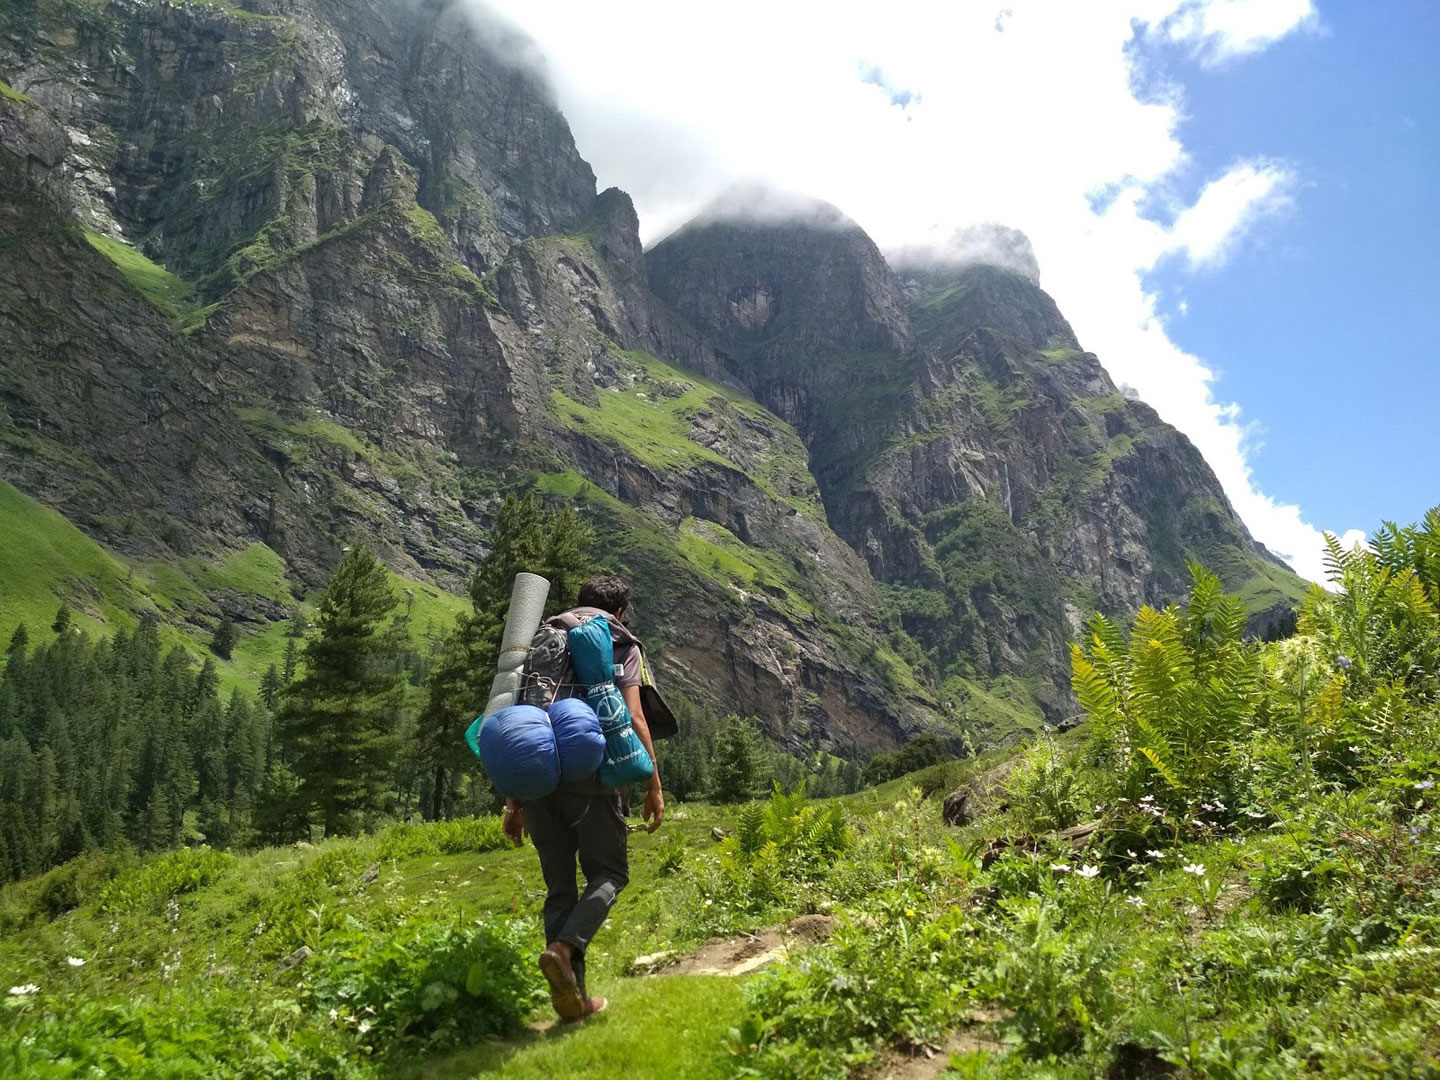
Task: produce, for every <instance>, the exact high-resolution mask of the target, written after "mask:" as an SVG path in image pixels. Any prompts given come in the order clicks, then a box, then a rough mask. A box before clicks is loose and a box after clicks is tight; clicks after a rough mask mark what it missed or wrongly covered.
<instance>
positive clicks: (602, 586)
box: [575, 574, 630, 615]
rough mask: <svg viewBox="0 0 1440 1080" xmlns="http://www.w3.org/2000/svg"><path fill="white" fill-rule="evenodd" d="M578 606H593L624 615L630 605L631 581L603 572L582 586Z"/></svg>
mask: <svg viewBox="0 0 1440 1080" xmlns="http://www.w3.org/2000/svg"><path fill="white" fill-rule="evenodd" d="M575 606H576V607H593V608H599V609H600V610H601V611H608V612H609V613H610V614H611V615H624V614H625V613H626V612H627V611H628V610H629V607H630V583H629V582H628V581H626V580H625V579H624V578H622V577H619V576H617V575H615V574H601V575H600V576H599V577H593V578H591V579H590V580H589V581H587V582H585V584H584V585H581V586H580V595H579V596H577V597H576V598H575Z"/></svg>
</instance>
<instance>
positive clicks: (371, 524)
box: [0, 0, 1283, 753]
mask: <svg viewBox="0 0 1440 1080" xmlns="http://www.w3.org/2000/svg"><path fill="white" fill-rule="evenodd" d="M525 51H526V50H525V47H524V45H523V43H521V42H518V41H516V40H515V39H513V38H512V37H510V36H508V35H507V33H506V32H505V31H504V30H503V29H501V28H496V27H488V26H485V27H482V26H477V25H476V24H475V23H474V22H472V21H471V20H470V18H469V17H467V16H466V15H465V13H464V12H463V11H462V10H461V9H459V8H458V7H456V6H455V5H453V4H451V3H448V2H442V0H416V2H413V3H398V2H395V0H244V2H243V3H230V2H226V0H189V2H183V3H166V2H163V0H31V2H28V3H12V4H10V5H8V6H7V7H5V8H4V9H3V10H0V78H3V80H4V82H3V83H0V252H3V253H4V255H5V257H4V259H0V475H3V476H4V477H5V478H6V479H7V480H9V481H10V482H11V483H13V484H15V485H16V486H18V487H20V488H22V489H23V490H25V491H27V492H29V493H31V494H34V495H36V496H37V497H39V498H41V499H42V500H44V501H45V502H46V503H48V504H50V505H52V506H54V507H56V508H57V509H59V510H61V511H62V512H63V513H64V514H65V515H66V516H67V517H68V518H69V519H70V520H71V521H73V522H75V523H76V524H78V525H80V526H81V527H82V528H83V529H85V530H86V531H87V532H88V533H89V534H90V535H91V536H93V537H95V538H97V539H98V540H100V541H102V542H103V543H105V544H106V545H108V546H109V547H110V548H111V549H112V551H114V552H116V553H118V554H119V556H121V557H123V558H126V559H131V560H139V561H143V562H144V563H145V565H169V566H174V565H192V564H194V562H195V561H196V560H197V559H198V560H200V561H201V562H203V561H205V560H207V559H210V560H213V559H218V558H222V557H224V556H225V554H226V553H227V552H233V551H235V550H236V549H238V548H242V547H244V546H245V545H253V544H256V543H261V544H264V545H266V546H268V547H269V548H270V549H271V550H273V551H274V552H275V553H277V554H278V555H279V556H280V557H281V558H282V559H283V560H284V563H285V565H286V567H287V568H288V571H289V573H290V575H291V577H292V580H293V581H294V582H295V584H296V586H297V587H298V588H300V589H301V590H302V591H303V589H304V588H306V587H311V586H313V585H314V584H315V583H317V582H318V581H320V580H321V578H322V577H323V574H324V572H325V570H326V568H327V567H328V566H329V565H331V564H332V563H333V562H334V561H335V559H336V558H337V557H338V554H339V551H340V548H341V547H342V546H343V545H344V544H346V543H348V542H350V541H352V540H354V539H356V538H361V537H363V538H365V539H367V540H369V541H370V542H372V543H374V544H375V545H376V546H377V547H378V548H379V549H380V550H381V552H382V553H383V555H384V557H385V558H386V559H387V561H389V562H390V563H391V565H392V566H393V567H395V568H396V569H397V570H398V571H399V572H401V573H402V574H405V575H406V576H408V577H410V578H412V579H414V580H416V581H429V582H434V583H438V584H441V585H444V586H446V587H449V588H452V589H453V588H458V587H459V585H460V584H461V583H462V581H463V579H464V577H465V575H466V573H467V571H468V568H469V567H470V566H471V565H472V564H473V562H474V560H475V559H476V557H478V556H479V555H480V554H481V553H482V552H483V543H484V535H485V529H486V526H487V524H488V521H489V516H490V514H491V512H492V510H493V507H494V506H495V505H496V502H497V500H498V499H499V498H500V497H501V495H502V494H503V493H504V492H506V491H509V490H514V489H517V488H520V489H523V488H529V489H538V490H540V491H542V492H544V493H545V494H546V495H547V497H550V498H552V499H555V500H557V501H558V500H571V501H576V502H578V503H580V504H581V505H583V506H584V507H585V508H586V510H587V512H588V513H590V514H591V515H592V516H593V518H594V519H595V520H596V521H597V523H598V525H599V527H600V529H601V533H602V536H603V539H604V542H605V544H604V551H603V553H602V554H603V556H604V557H605V558H606V559H607V560H608V561H611V562H613V563H615V564H616V565H617V566H619V567H620V568H622V569H624V570H627V571H628V572H630V573H631V574H632V575H633V576H634V578H635V579H636V584H637V587H638V591H639V611H640V619H641V629H642V631H644V632H645V633H646V634H647V635H648V636H649V637H651V638H652V639H654V644H655V646H656V652H657V653H658V654H660V655H663V656H664V658H665V663H664V666H663V670H664V673H665V675H666V676H667V678H668V679H669V680H670V681H671V682H672V683H673V684H676V685H678V686H680V687H682V688H683V689H684V690H685V691H686V692H688V693H690V694H692V695H694V696H696V697H698V698H702V699H705V700H708V701H710V702H713V703H715V704H717V705H719V706H721V707H724V708H727V709H735V710H737V711H742V712H746V713H753V714H756V715H759V716H761V717H762V718H764V720H765V721H766V723H767V725H768V727H769V728H770V730H771V731H772V733H773V734H775V735H776V736H777V737H779V738H782V739H784V740H786V741H788V742H790V743H791V744H793V745H796V746H800V745H815V746H823V747H826V748H830V749H834V750H838V751H840V752H843V753H856V752H862V751H865V750H868V749H871V748H875V747H881V746H885V745H890V744H893V743H895V742H897V741H900V740H903V739H905V738H907V737H909V736H910V735H913V734H914V733H916V732H918V731H920V730H922V729H925V728H927V727H939V728H940V729H942V730H946V731H949V732H951V733H955V734H958V732H959V729H960V725H961V724H962V723H963V722H964V720H965V718H966V714H967V713H971V714H972V715H971V716H970V722H971V725H972V726H978V727H981V728H984V727H987V726H989V727H995V728H1002V727H1013V726H1015V725H1016V724H1024V723H1026V722H1028V719H1027V718H1029V717H1031V716H1035V715H1037V714H1036V713H1035V706H1034V702H1035V701H1036V700H1039V701H1041V702H1042V703H1045V704H1046V705H1047V711H1048V712H1049V713H1050V714H1051V715H1052V716H1058V715H1060V714H1061V713H1063V712H1064V704H1063V671H1062V668H1063V656H1062V652H1063V650H1062V645H1063V642H1064V640H1065V638H1066V636H1067V635H1068V634H1069V633H1070V630H1071V625H1072V621H1071V620H1072V618H1073V617H1074V616H1076V615H1078V613H1079V612H1081V611H1083V610H1087V609H1088V608H1090V607H1093V606H1096V605H1099V606H1102V607H1107V608H1122V607H1125V606H1129V605H1130V604H1132V603H1133V602H1134V601H1135V600H1136V599H1139V598H1146V599H1154V600H1159V599H1163V598H1167V597H1169V596H1172V595H1174V594H1175V592H1176V591H1177V589H1178V584H1179V580H1180V577H1179V574H1180V571H1179V567H1180V563H1181V560H1182V559H1183V558H1184V557H1185V556H1186V555H1187V554H1206V555H1208V556H1210V557H1211V558H1212V561H1214V560H1217V559H1218V560H1219V561H1220V562H1222V563H1223V564H1224V566H1222V569H1225V570H1226V572H1227V573H1228V574H1229V580H1230V581H1231V582H1232V583H1233V584H1240V585H1244V584H1245V583H1246V582H1247V581H1250V580H1251V579H1253V578H1255V576H1256V575H1257V574H1259V575H1261V576H1264V574H1266V573H1271V572H1272V571H1273V575H1278V576H1281V577H1283V574H1282V571H1280V569H1279V568H1278V567H1269V566H1268V564H1264V560H1263V558H1262V557H1261V556H1260V555H1259V554H1258V553H1257V552H1256V549H1255V548H1254V546H1253V545H1252V544H1250V542H1249V538H1248V537H1247V536H1246V535H1245V533H1244V530H1243V527H1241V526H1240V525H1239V523H1238V521H1236V519H1235V518H1234V515H1233V513H1231V511H1230V509H1229V507H1228V505H1227V504H1226V503H1225V501H1224V497H1223V495H1222V494H1221V493H1220V491H1219V488H1218V485H1216V484H1215V482H1214V478H1213V476H1212V475H1211V474H1210V473H1209V471H1208V469H1207V468H1206V467H1205V465H1204V463H1203V461H1201V459H1200V458H1199V456H1198V455H1197V454H1196V453H1195V451H1194V449H1193V448H1192V447H1190V446H1189V444H1188V443H1187V442H1185V440H1184V439H1183V438H1182V437H1180V436H1179V435H1178V434H1176V433H1175V432H1174V431H1173V430H1171V429H1169V428H1166V427H1165V426H1164V425H1162V424H1160V423H1159V422H1158V421H1157V420H1156V418H1155V417H1154V414H1153V413H1151V412H1150V411H1149V410H1148V409H1146V408H1145V407H1144V406H1142V405H1139V404H1138V403H1135V402H1130V401H1126V400H1125V399H1123V398H1121V397H1119V395H1117V394H1116V393H1115V390H1114V387H1113V386H1111V385H1110V383H1109V381H1108V379H1107V378H1106V377H1105V375H1104V373H1103V371H1102V370H1101V368H1100V367H1099V365H1098V363H1097V362H1096V361H1095V358H1094V357H1092V356H1089V355H1088V354H1083V353H1081V352H1080V351H1079V349H1078V346H1077V345H1075V343H1074V341H1073V336H1072V335H1070V332H1069V329H1068V327H1067V326H1066V325H1065V323H1064V320H1063V319H1062V318H1060V316H1059V314H1058V312H1056V311H1055V310H1054V305H1053V304H1051V303H1050V301H1049V300H1048V298H1046V297H1045V296H1044V294H1043V293H1041V292H1040V291H1039V290H1038V289H1037V288H1036V287H1035V286H1034V285H1033V284H1031V283H1030V282H1029V281H1027V280H1025V279H1024V278H1020V277H1016V276H1015V275H1012V274H1009V273H1006V272H1003V271H998V270H992V269H986V268H983V267H970V268H968V269H965V270H963V271H942V270H935V269H928V270H925V271H923V272H922V271H918V270H917V271H915V272H913V273H907V272H902V273H900V274H898V275H897V274H896V273H895V272H894V271H893V270H892V269H891V268H890V266H889V265H887V263H886V261H885V259H884V258H883V257H882V256H881V255H880V253H879V252H878V251H876V250H875V247H874V245H873V244H872V243H871V242H870V241H869V239H868V238H867V237H865V235H864V233H863V232H861V231H860V230H859V229H858V227H856V226H854V225H853V223H849V222H846V221H845V220H844V219H843V218H841V217H840V216H839V215H838V214H834V213H832V212H828V211H827V212H826V215H825V217H824V219H823V220H815V219H813V218H807V220H806V221H805V223H803V224H796V223H790V224H786V223H783V222H771V223H770V224H768V225H767V226H765V227H751V226H745V225H739V224H735V223H714V222H711V223H708V224H706V225H705V226H703V227H697V228H694V229H690V230H686V231H685V232H684V233H683V234H681V235H680V236H677V237H675V238H673V239H672V240H671V241H669V242H667V243H666V244H664V245H661V246H660V247H659V248H658V249H657V250H656V251H655V252H653V253H648V254H647V253H645V252H643V251H642V250H641V245H640V242H639V238H638V223H637V221H636V217H635V212H634V208H633V206H632V205H631V203H630V200H629V198H628V197H627V196H626V195H625V194H624V193H623V192H619V191H615V190H610V191H605V192H601V193H599V194H598V195H597V193H596V191H595V182H594V177H593V175H592V173H591V171H590V169H589V166H588V165H586V163H585V162H584V161H583V159H581V157H580V156H579V154H578V153H577V151H576V148H575V146H574V142H573V140H572V139H571V136H570V132H569V129H568V126H567V125H566V123H565V120H564V118H563V117H562V116H561V115H560V113H559V112H558V111H557V109H556V108H555V106H554V104H553V102H552V101H551V99H550V95H549V93H548V90H547V88H546V87H545V85H544V84H543V82H542V81H540V79H539V78H538V77H537V76H536V75H535V74H534V72H533V69H532V68H530V67H528V66H524V65H522V64H519V63H518V62H517V60H516V58H517V57H519V56H522V55H523V54H524V53H525ZM652 289H653V291H652ZM657 296H658V299H657ZM202 585H203V582H202ZM1282 591H1283V590H1282ZM233 592H234V590H230V592H229V593H227V595H226V596H224V597H220V596H217V595H216V594H215V592H214V591H213V590H210V591H206V590H205V589H203V588H202V589H201V594H202V595H200V596H199V597H198V599H194V600H193V601H192V602H190V603H189V604H187V605H185V606H183V607H181V606H176V607H174V608H169V607H166V606H165V605H164V604H163V603H162V604H161V605H160V614H161V615H162V616H163V617H165V618H166V619H167V620H168V621H171V622H174V623H176V625H179V626H182V627H184V628H188V629H192V630H193V629H196V628H200V627H204V626H206V625H208V624H209V623H210V622H211V621H213V619H214V618H215V617H216V616H217V615H218V612H219V610H220V607H219V605H220V603H221V600H222V599H223V600H224V602H225V604H227V605H229V606H230V607H233V606H234V605H235V604H236V603H237V602H241V601H243V597H242V598H241V599H240V601H237V598H236V596H235V595H233ZM255 606H256V608H257V610H256V611H252V612H250V613H249V614H250V615H251V616H252V617H253V619H254V620H255V621H256V622H257V623H263V622H264V621H265V620H266V619H268V618H271V617H272V614H273V613H270V612H269V611H268V609H267V608H265V607H264V605H261V604H260V603H259V601H258V599H257V601H256V605H255ZM230 607H227V609H226V610H227V611H228V610H230ZM1067 613H1068V615H1067ZM0 632H8V630H7V628H5V627H0ZM957 702H959V704H958V705H957V704H956V703H957ZM947 704H948V705H949V708H948V709H947Z"/></svg>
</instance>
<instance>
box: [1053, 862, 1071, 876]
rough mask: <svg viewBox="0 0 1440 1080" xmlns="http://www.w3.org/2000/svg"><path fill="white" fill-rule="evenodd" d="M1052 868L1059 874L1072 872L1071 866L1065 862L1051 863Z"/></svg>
mask: <svg viewBox="0 0 1440 1080" xmlns="http://www.w3.org/2000/svg"><path fill="white" fill-rule="evenodd" d="M1050 869H1051V870H1054V871H1055V872H1056V873H1057V874H1068V873H1069V872H1070V867H1068V866H1066V865H1065V864H1064V863H1063V862H1057V863H1051V864H1050Z"/></svg>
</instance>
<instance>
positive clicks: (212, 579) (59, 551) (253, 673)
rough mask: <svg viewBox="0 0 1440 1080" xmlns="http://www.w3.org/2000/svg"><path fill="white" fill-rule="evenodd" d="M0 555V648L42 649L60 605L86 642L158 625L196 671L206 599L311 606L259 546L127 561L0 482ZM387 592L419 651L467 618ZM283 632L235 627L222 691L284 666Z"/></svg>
mask: <svg viewBox="0 0 1440 1080" xmlns="http://www.w3.org/2000/svg"><path fill="white" fill-rule="evenodd" d="M0 551H3V552H4V556H3V558H0V643H4V642H8V641H9V640H10V635H11V634H12V633H13V632H14V630H15V628H16V627H17V626H19V625H21V624H24V625H25V627H26V629H27V631H28V632H29V634H30V639H31V641H32V642H34V641H38V640H43V639H44V638H45V637H46V636H48V635H49V633H50V624H51V623H52V622H53V621H54V618H55V612H56V610H57V609H58V608H59V607H60V605H61V604H62V603H66V604H69V605H70V608H71V611H72V615H71V623H72V625H73V626H76V627H78V628H80V629H81V630H84V631H86V632H88V633H91V634H104V633H113V632H114V631H116V630H127V631H128V630H133V629H134V628H135V627H136V625H138V623H139V621H140V618H141V617H142V616H143V615H145V614H147V613H150V614H154V615H157V616H158V617H159V618H160V620H161V638H162V640H163V641H164V642H165V644H166V645H167V646H177V645H178V646H182V647H184V648H185V649H187V650H188V651H189V652H190V653H191V654H192V655H193V656H195V658H196V660H197V662H200V661H203V660H204V659H207V658H213V657H212V654H211V653H210V652H209V650H208V648H207V647H206V643H208V641H209V632H210V627H211V625H212V624H213V622H214V621H215V619H217V618H218V617H219V612H218V610H217V609H216V608H215V606H214V604H213V602H212V601H211V599H210V598H209V596H208V595H207V594H208V593H211V592H218V591H221V590H225V591H233V592H237V593H241V594H243V595H246V596H252V597H255V598H257V599H260V600H264V601H267V602H268V603H270V604H275V605H280V606H281V607H283V608H285V609H287V610H288V609H290V608H291V607H293V606H297V605H303V606H305V607H306V608H307V609H308V610H310V611H311V612H312V613H313V608H314V601H315V599H316V598H317V596H318V594H315V593H311V594H310V595H309V596H307V597H305V598H304V599H303V601H302V600H298V599H297V597H296V594H295V587H294V582H293V580H292V579H291V578H290V577H289V575H288V573H287V570H286V567H285V563H284V560H282V559H281V558H280V556H279V555H277V554H276V553H275V552H274V551H272V550H271V549H270V548H269V547H267V546H266V545H264V544H262V543H259V542H258V541H257V542H253V543H251V544H249V545H248V546H247V547H245V548H243V549H241V550H240V551H235V552H225V553H222V554H220V555H219V556H217V557H215V558H204V557H200V556H191V557H188V558H185V559H182V560H180V561H178V562H175V563H166V562H161V561H158V560H127V559H125V558H123V557H121V556H119V555H116V554H115V553H113V552H111V551H110V550H108V549H107V548H106V547H105V546H104V545H102V544H100V543H98V542H97V541H95V540H93V539H91V538H90V537H89V536H87V535H85V533H83V532H81V531H80V530H79V529H77V528H76V527H75V526H74V525H72V524H71V523H70V522H69V521H67V520H66V519H65V518H64V516H63V515H61V514H59V513H57V512H56V511H54V510H52V509H50V508H49V507H47V506H44V505H42V504H41V503H39V502H36V501H35V500H34V499H32V498H30V497H29V496H27V495H25V494H24V493H22V492H20V491H19V490H17V489H16V488H14V487H12V486H11V485H10V484H7V483H5V482H4V481H3V480H0ZM391 584H392V586H393V587H394V590H395V594H396V596H397V597H398V598H399V605H398V607H397V612H403V611H405V610H406V609H407V607H408V610H409V614H410V633H411V636H412V638H413V639H414V640H415V642H416V643H417V645H419V646H420V647H422V648H423V647H424V646H425V645H426V643H427V641H428V639H429V638H430V637H431V636H432V635H433V636H438V635H440V634H443V633H444V632H445V631H446V630H448V629H449V628H450V627H451V626H452V625H453V624H454V622H455V619H456V617H457V616H458V615H460V614H461V613H463V612H465V611H468V610H469V602H468V601H467V600H466V599H465V598H463V597H459V596H455V595H453V594H451V593H448V592H446V591H445V590H443V589H441V588H439V587H438V586H436V585H433V584H430V583H429V582H421V581H413V580H410V579H408V578H405V577H402V576H401V575H399V574H396V573H394V572H393V571H392V572H391ZM407 590H408V595H407ZM287 625H288V623H287V622H286V621H284V620H281V621H275V622H267V623H264V624H262V625H260V626H259V628H258V629H256V628H254V624H244V623H242V624H241V625H240V626H239V630H240V639H239V641H238V642H237V644H236V647H235V650H234V653H233V655H232V659H231V661H230V662H228V663H227V662H224V661H219V660H217V666H218V670H219V673H220V679H221V685H222V686H223V687H224V688H226V689H227V690H229V689H232V688H239V689H242V690H245V691H247V692H250V693H252V694H253V693H254V692H255V690H256V689H257V687H258V686H259V683H260V679H261V677H262V676H263V675H264V674H265V669H266V668H268V667H269V666H270V665H271V664H275V665H276V666H277V667H279V666H280V665H281V664H282V663H283V661H284V656H285V645H286V638H285V630H286V627H287Z"/></svg>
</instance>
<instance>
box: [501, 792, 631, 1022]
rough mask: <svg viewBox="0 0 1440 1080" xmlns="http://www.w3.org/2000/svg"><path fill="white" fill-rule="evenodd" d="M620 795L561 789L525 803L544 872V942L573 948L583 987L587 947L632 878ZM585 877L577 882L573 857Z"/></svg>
mask: <svg viewBox="0 0 1440 1080" xmlns="http://www.w3.org/2000/svg"><path fill="white" fill-rule="evenodd" d="M620 798H621V797H620V796H619V795H582V794H576V793H573V792H566V791H557V792H555V793H554V794H553V795H547V796H546V797H545V798H543V799H537V800H536V801H534V802H527V803H525V804H524V805H525V826H526V828H527V829H528V830H529V831H530V840H531V842H532V843H534V845H535V851H536V852H537V853H538V854H539V856H540V872H541V873H542V874H543V875H544V876H545V889H546V896H545V940H546V941H547V942H556V941H563V942H565V943H566V944H568V945H569V946H570V947H571V949H572V954H573V960H572V966H573V968H574V971H575V980H576V982H578V983H579V984H580V992H581V994H586V993H587V991H586V989H585V949H586V948H587V947H588V946H589V944H590V939H591V938H593V937H594V936H595V932H596V931H597V930H599V929H600V925H601V924H602V923H603V922H604V921H605V917H606V916H607V915H608V914H609V913H610V906H611V905H612V904H614V903H615V898H616V897H617V896H618V895H620V890H621V889H623V888H625V886H626V884H628V883H629V881H630V856H629V850H628V847H627V838H628V833H627V830H626V827H625V818H624V816H623V815H622V814H621V812H620ZM577 855H578V856H579V860H580V871H581V873H583V874H584V875H585V888H584V890H583V891H582V890H581V889H579V888H578V887H577V885H576V882H575V860H576V856H577Z"/></svg>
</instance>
